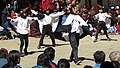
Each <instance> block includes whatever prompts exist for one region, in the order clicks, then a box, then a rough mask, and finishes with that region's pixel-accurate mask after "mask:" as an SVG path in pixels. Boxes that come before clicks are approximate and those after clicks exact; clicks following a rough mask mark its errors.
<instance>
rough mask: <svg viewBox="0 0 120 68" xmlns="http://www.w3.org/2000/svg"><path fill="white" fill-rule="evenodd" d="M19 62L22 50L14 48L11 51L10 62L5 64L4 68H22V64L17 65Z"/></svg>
mask: <svg viewBox="0 0 120 68" xmlns="http://www.w3.org/2000/svg"><path fill="white" fill-rule="evenodd" d="M19 63H20V52H19V51H18V50H12V51H10V52H9V62H8V63H7V64H6V65H4V66H3V67H2V68H14V67H18V68H21V67H20V66H18V65H17V64H19Z"/></svg>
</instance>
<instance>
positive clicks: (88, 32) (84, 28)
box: [79, 26, 92, 39]
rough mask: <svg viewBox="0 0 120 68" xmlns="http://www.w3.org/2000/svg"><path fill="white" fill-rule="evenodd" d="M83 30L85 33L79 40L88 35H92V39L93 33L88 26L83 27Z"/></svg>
mask: <svg viewBox="0 0 120 68" xmlns="http://www.w3.org/2000/svg"><path fill="white" fill-rule="evenodd" d="M82 29H83V33H82V35H80V37H79V39H82V38H84V37H85V36H87V35H90V36H91V37H92V33H91V32H90V31H89V27H88V26H82Z"/></svg>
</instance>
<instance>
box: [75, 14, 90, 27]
mask: <svg viewBox="0 0 120 68" xmlns="http://www.w3.org/2000/svg"><path fill="white" fill-rule="evenodd" d="M76 20H77V21H79V22H80V26H82V25H84V26H88V25H87V23H86V22H85V21H84V20H83V19H82V18H81V17H80V16H79V15H77V16H76Z"/></svg>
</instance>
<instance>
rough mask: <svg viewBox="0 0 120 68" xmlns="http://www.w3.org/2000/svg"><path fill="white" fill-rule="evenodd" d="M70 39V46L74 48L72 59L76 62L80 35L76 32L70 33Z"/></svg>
mask: <svg viewBox="0 0 120 68" xmlns="http://www.w3.org/2000/svg"><path fill="white" fill-rule="evenodd" d="M69 38H70V45H71V47H72V51H71V55H70V58H71V59H73V58H75V61H77V60H78V46H79V34H77V33H76V32H74V33H70V35H69Z"/></svg>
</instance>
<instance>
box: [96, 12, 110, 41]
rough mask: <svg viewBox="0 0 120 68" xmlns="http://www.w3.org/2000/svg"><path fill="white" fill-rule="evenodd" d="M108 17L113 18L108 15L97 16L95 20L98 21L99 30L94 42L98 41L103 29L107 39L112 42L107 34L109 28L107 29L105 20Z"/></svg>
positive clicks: (100, 14)
mask: <svg viewBox="0 0 120 68" xmlns="http://www.w3.org/2000/svg"><path fill="white" fill-rule="evenodd" d="M107 17H111V16H110V15H108V14H107V13H98V14H96V15H95V18H96V19H98V28H97V32H96V36H95V40H94V41H96V40H97V39H98V34H99V32H100V31H101V29H103V31H104V33H105V35H106V37H107V39H108V40H110V38H109V37H108V34H107V27H106V23H105V20H106V18H107Z"/></svg>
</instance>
